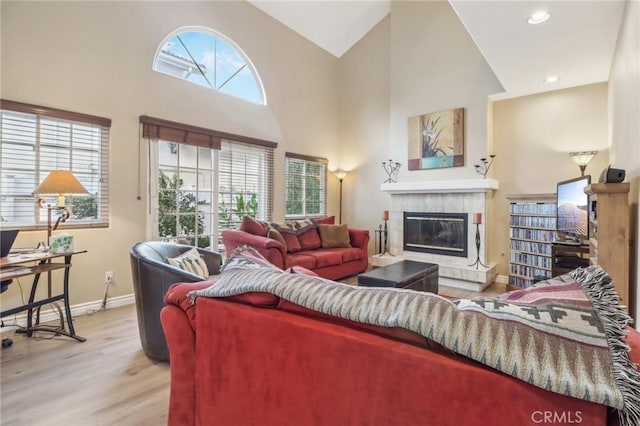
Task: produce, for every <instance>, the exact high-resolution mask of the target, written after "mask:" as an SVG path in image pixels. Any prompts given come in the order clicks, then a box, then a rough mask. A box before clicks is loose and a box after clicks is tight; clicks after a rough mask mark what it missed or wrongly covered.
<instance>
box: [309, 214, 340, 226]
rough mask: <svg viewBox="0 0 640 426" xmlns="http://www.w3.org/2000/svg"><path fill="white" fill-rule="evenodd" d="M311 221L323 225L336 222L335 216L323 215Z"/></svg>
mask: <svg viewBox="0 0 640 426" xmlns="http://www.w3.org/2000/svg"><path fill="white" fill-rule="evenodd" d="M313 221H314V222H315V223H316V224H319V223H322V224H325V225H333V224H335V223H336V217H335V216H325V217H320V218H317V219H313Z"/></svg>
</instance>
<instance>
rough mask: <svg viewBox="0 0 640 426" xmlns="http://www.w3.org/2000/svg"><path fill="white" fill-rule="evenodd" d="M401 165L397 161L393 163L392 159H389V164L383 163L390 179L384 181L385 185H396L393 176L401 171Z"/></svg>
mask: <svg viewBox="0 0 640 426" xmlns="http://www.w3.org/2000/svg"><path fill="white" fill-rule="evenodd" d="M400 166H401V164H400V163H398V162H397V161H393V160H392V159H389V162H387V161H383V162H382V168H383V169H384V171H385V172H387V175H388V178H387V180H385V181H384V183H395V180H394V179H393V174H394V173H395V172H397V171H398V169H400Z"/></svg>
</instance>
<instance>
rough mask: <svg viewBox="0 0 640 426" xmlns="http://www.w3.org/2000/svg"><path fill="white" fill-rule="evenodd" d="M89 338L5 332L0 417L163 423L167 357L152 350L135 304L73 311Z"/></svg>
mask: <svg viewBox="0 0 640 426" xmlns="http://www.w3.org/2000/svg"><path fill="white" fill-rule="evenodd" d="M74 327H75V330H76V332H77V333H78V334H79V335H81V336H84V337H86V338H87V341H86V342H84V343H79V342H76V341H75V340H72V339H69V338H66V337H55V338H52V339H49V340H45V339H47V338H50V337H51V334H50V333H39V336H40V338H39V339H33V338H27V337H25V336H24V335H21V334H15V333H5V334H3V335H2V337H3V338H5V337H10V338H11V339H13V341H14V343H13V346H11V347H9V348H4V349H2V354H1V383H0V398H1V400H2V402H1V409H0V424H2V426H14V425H29V426H36V425H43V426H44V425H46V426H58V425H60V426H67V425H70V426H75V425H78V426H88V425H105V426H106V425H126V426H129V425H141V426H142V425H145V426H146V425H164V424H166V422H167V421H166V419H167V407H168V404H169V364H167V363H158V362H154V361H151V360H150V359H149V358H147V357H146V355H145V354H144V352H143V351H142V348H141V346H140V341H139V339H138V327H137V319H136V311H135V306H134V305H128V306H123V307H119V308H114V309H107V310H106V311H99V312H97V313H95V314H92V315H84V316H79V317H77V318H75V320H74Z"/></svg>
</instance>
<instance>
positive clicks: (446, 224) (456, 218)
mask: <svg viewBox="0 0 640 426" xmlns="http://www.w3.org/2000/svg"><path fill="white" fill-rule="evenodd" d="M467 218H468V215H467V214H466V213H428V212H404V243H403V248H404V250H406V251H416V252H423V253H433V254H443V255H447V256H459V257H467V235H468V233H467Z"/></svg>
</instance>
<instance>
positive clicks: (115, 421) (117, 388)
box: [0, 284, 505, 426]
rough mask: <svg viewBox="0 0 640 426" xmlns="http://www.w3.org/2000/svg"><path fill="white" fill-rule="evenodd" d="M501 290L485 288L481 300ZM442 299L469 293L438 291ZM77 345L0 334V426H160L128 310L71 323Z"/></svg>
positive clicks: (164, 370)
mask: <svg viewBox="0 0 640 426" xmlns="http://www.w3.org/2000/svg"><path fill="white" fill-rule="evenodd" d="M504 291H505V285H504V284H493V285H491V286H489V287H488V288H487V289H486V291H485V292H483V293H481V294H482V295H486V296H489V295H495V294H499V293H502V292H504ZM440 293H441V294H442V295H444V296H449V297H465V298H466V297H473V296H478V295H480V293H472V292H468V291H461V290H456V289H450V288H442V289H441V290H440ZM74 327H75V329H76V332H77V333H78V334H79V335H81V336H84V337H86V338H87V341H86V342H84V343H78V342H76V341H75V340H71V339H69V338H66V337H55V338H50V337H51V335H50V334H48V333H39V338H37V339H34V338H27V337H25V336H24V335H21V334H15V333H5V334H3V335H2V337H3V338H4V337H10V338H11V339H13V341H14V344H13V346H11V347H9V348H5V349H2V352H1V355H0V359H1V364H0V367H1V369H0V373H1V381H0V399H1V408H0V424H1V425H2V426H16V425H20V426H23V425H25V426H26V425H28V426H38V425H43V426H45V425H46V426H58V425H59V426H75V425H78V426H89V425H100V426H102V425H104V426H107V425H108V426H111V425H123V426H137V425H140V426H143V425H144V426H147V425H149V426H154V425H164V424H166V421H167V408H168V405H169V383H170V380H169V364H167V363H159V362H155V361H151V360H150V359H149V358H147V357H146V355H145V354H144V352H142V348H141V347H140V341H139V339H138V327H137V319H136V311H135V306H134V305H129V306H123V307H120V308H113V309H107V310H106V311H99V312H97V313H95V314H92V315H84V316H79V317H77V318H75V320H74Z"/></svg>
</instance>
